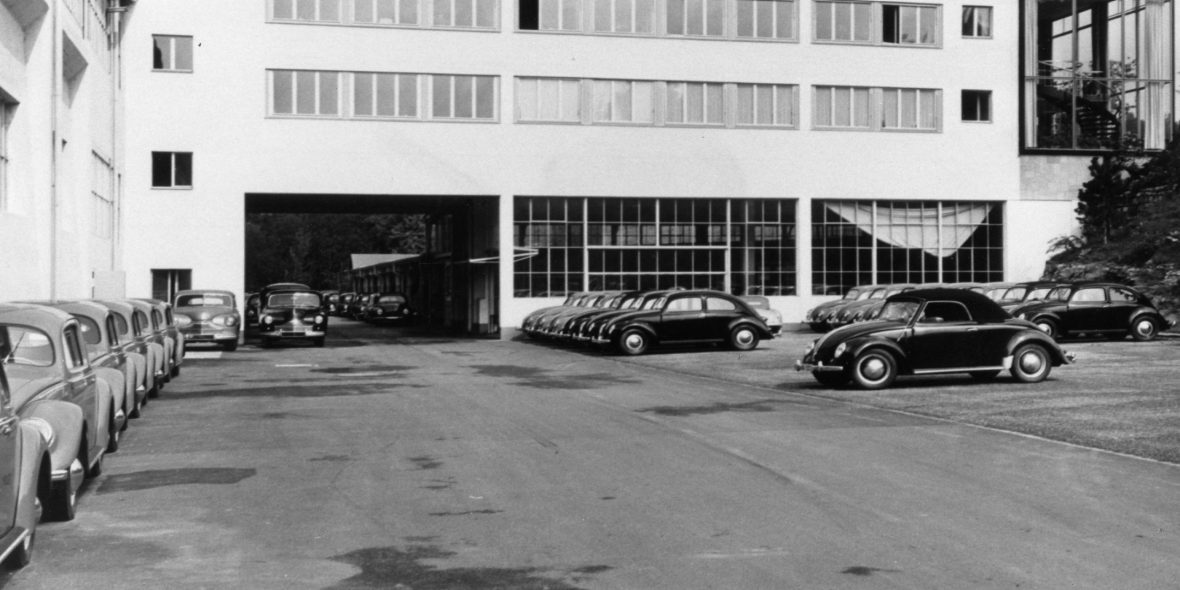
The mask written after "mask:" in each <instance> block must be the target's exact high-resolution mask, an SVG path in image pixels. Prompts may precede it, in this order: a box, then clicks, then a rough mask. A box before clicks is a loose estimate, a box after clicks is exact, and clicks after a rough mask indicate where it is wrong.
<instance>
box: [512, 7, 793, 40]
mask: <svg viewBox="0 0 1180 590" xmlns="http://www.w3.org/2000/svg"><path fill="white" fill-rule="evenodd" d="M803 1H804V0H517V1H516V5H515V6H516V18H515V19H514V20H515V24H514V30H515V31H516V32H523V33H556V34H563V35H571V34H572V35H607V36H631V37H655V38H667V39H698V40H701V39H704V40H717V39H724V40H729V41H755V42H777V43H784V42H785V43H798V42H799V27H800V24H799V13H800V9H799V5H800V3H802V2H803ZM525 2H528V3H529V4H530V10H529V11H528V13H527V14H528V15H529V17H530V18H535V21H536V22H535V26H534V23H533V22H532V21H531V20H530V22H529V25H530V26H529V27H527V28H526V27H525V26H523V22H524V18H525V14H526V12H525V11H524V10H523V9H522V5H523V4H524V3H525ZM674 3H675V4H678V5H679V6H680V8H681V10H679V11H678V14H677V13H675V12H673V10H672V8H671V7H672V6H673V4H674ZM623 4H626V5H628V6H629V8H628V12H627V14H628V16H627V20H629V21H630V24H629V28H628V29H626V30H625V29H622V28H619V27H618V25H619V12H620V6H621V5H623ZM690 4H695V6H690ZM551 5H555V6H556V7H555V8H546V6H551ZM641 5H642V6H643V7H645V8H646V7H648V6H650V7H651V12H650V19H651V20H650V23H648V27H649V28H650V30H640V28H639V26H638V25H639V20H638V18H637V15H639V14H641V12H640V11H639V10H637V9H636V8H637V7H639V6H641ZM743 5H749V6H750V7H751V8H750V9H749V11H750V14H752V15H753V16H752V18H751V21H750V29H751V34H749V35H743V34H741V33H740V29H741V23H740V18H741V13H742V11H743V10H742V7H743ZM759 5H771V6H773V7H774V10H769V11H765V18H768V19H769V27H770V29H771V31H772V34H771V35H770V36H761V35H759V34H758V33H759V31H760V29H761V27H760V23H762V22H763V15H764V11H762V10H759V9H758V8H757V7H758V6H759ZM603 6H606V7H609V13H610V23H609V29H610V30H606V29H601V28H600V23H599V16H598V15H599V11H600V7H603ZM711 6H714V7H716V8H715V9H713V10H710V7H711ZM533 7H535V10H536V12H535V14H534V13H533ZM689 8H693V10H691V11H690V10H689ZM784 10H785V11H786V12H783V11H784ZM780 14H783V15H785V16H783V17H782V18H781V19H780V18H779V15H780ZM694 15H695V21H699V31H697V30H694V29H695V28H694V27H693V26H692V22H691V21H693V20H694ZM547 16H548V18H549V20H550V21H555V22H550V23H549V26H546V22H545V21H546V17H547ZM677 16H679V19H680V20H679V26H672V27H669V23H670V21H671V20H675V18H676V17H677ZM714 22H715V23H716V24H713V23H714ZM780 25H783V26H785V29H783V27H780Z"/></svg>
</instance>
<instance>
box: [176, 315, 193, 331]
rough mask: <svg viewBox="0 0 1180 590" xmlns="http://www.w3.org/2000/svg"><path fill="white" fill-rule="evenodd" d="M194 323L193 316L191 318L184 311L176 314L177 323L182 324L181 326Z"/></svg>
mask: <svg viewBox="0 0 1180 590" xmlns="http://www.w3.org/2000/svg"><path fill="white" fill-rule="evenodd" d="M192 324H193V318H190V317H188V316H186V315H184V314H183V313H178V314H176V325H177V326H180V327H181V328H183V327H185V326H191V325H192Z"/></svg>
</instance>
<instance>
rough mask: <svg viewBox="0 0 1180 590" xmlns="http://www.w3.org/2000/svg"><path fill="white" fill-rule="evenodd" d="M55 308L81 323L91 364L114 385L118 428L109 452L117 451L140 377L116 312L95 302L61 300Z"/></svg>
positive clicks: (130, 412)
mask: <svg viewBox="0 0 1180 590" xmlns="http://www.w3.org/2000/svg"><path fill="white" fill-rule="evenodd" d="M52 307H56V308H57V309H60V310H62V311H64V312H66V313H69V314H70V315H72V316H74V318H76V319H77V320H78V322H79V324H81V326H82V340H83V342H84V343H85V345H86V354H87V356H88V357H89V359H90V366H91V367H94V372H95V373H97V374H98V375H99V376H100V377H102V378H103V379H105V380H106V382H107V383H108V384H110V386H111V395H112V396H113V398H114V400H113V404H114V408H113V411H114V412H115V423H116V424H117V425H118V429H117V430H114V431H112V432H111V440H110V442H109V445H108V446H107V452H108V453H113V452H115V451H116V450H118V448H119V433H120V432H122V431H123V430H126V428H127V418H128V417H130V416H131V414H132V413H133V412H135V411H136V410H137V408H136V407H135V386H136V383H137V379H138V377H139V376H138V375H137V374H136V372H135V363H134V362H133V361H132V360H130V359H128V358H127V354H126V353H125V352H124V351H123V349H122V348H120V347H119V341H118V328H117V327H116V325H115V323H116V321H115V318H114V312H112V311H111V310H110V308H108V307H106V306H104V305H102V304H99V303H94V302H92V301H66V302H59V303H54V304H53V305H52Z"/></svg>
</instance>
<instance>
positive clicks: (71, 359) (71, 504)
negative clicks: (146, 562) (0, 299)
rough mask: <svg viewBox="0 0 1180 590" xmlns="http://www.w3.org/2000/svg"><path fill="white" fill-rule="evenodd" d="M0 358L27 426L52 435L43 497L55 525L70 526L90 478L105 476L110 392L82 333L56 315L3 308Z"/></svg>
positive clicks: (16, 306)
mask: <svg viewBox="0 0 1180 590" xmlns="http://www.w3.org/2000/svg"><path fill="white" fill-rule="evenodd" d="M0 332H2V333H3V337H2V339H0V354H2V355H3V359H4V370H5V373H6V375H7V378H8V384H9V386H10V387H11V388H12V398H13V408H14V409H15V410H16V413H17V414H18V415H20V416H21V417H22V418H41V419H42V420H44V421H45V422H46V423H47V424H48V425H49V426H50V428H49V429H48V432H50V433H51V434H52V435H51V437H50V438H47V439H46V440H48V441H49V447H50V461H51V464H52V471H51V473H50V478H49V483H48V484H47V485H45V486H44V487H43V489H42V493H41V502H42V504H43V505H44V506H45V509H46V510H47V511H48V512H49V514H50V517H51V518H55V519H59V520H70V519H72V518H73V517H74V514H75V511H76V510H77V494H78V488H79V487H80V486H81V484H82V480H83V478H90V477H95V476H97V475H99V474H100V473H102V461H103V457H104V455H105V454H106V452H107V446H108V444H109V443H110V440H111V431H112V430H116V431H117V428H115V425H114V423H113V416H114V412H113V410H112V407H113V403H112V397H111V391H110V386H109V385H108V384H107V382H106V381H105V380H103V379H101V378H99V377H98V376H97V375H96V374H95V372H94V369H93V368H91V366H90V363H89V362H88V361H87V358H86V352H85V345H84V344H83V341H82V328H81V326H80V325H79V322H78V320H77V319H75V318H74V317H73V316H71V315H70V314H68V313H66V312H64V311H62V310H60V309H54V308H51V307H45V306H41V305H26V304H14V303H8V304H0Z"/></svg>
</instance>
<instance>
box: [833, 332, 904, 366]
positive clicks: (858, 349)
mask: <svg viewBox="0 0 1180 590" xmlns="http://www.w3.org/2000/svg"><path fill="white" fill-rule="evenodd" d="M870 348H882V349H885V350H888V351H889V353H890V354H892V355H893V358H895V359H897V367H898V370H904V371H908V370H909V364H910V363H909V355H907V354H906V353H905V350H903V349H902V347H901V345H899V344H898V343H897V342H895V341H893V340H890V339H888V338H873V337H868V338H857V339H855V340H850V341H848V350H847V352H845V353H844V356H843V357H841V363H840V364H845V361H848V360H851V359H854V358H856V357H858V356H860V354H861V353H863V352H864V351H866V350H868V349H870Z"/></svg>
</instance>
